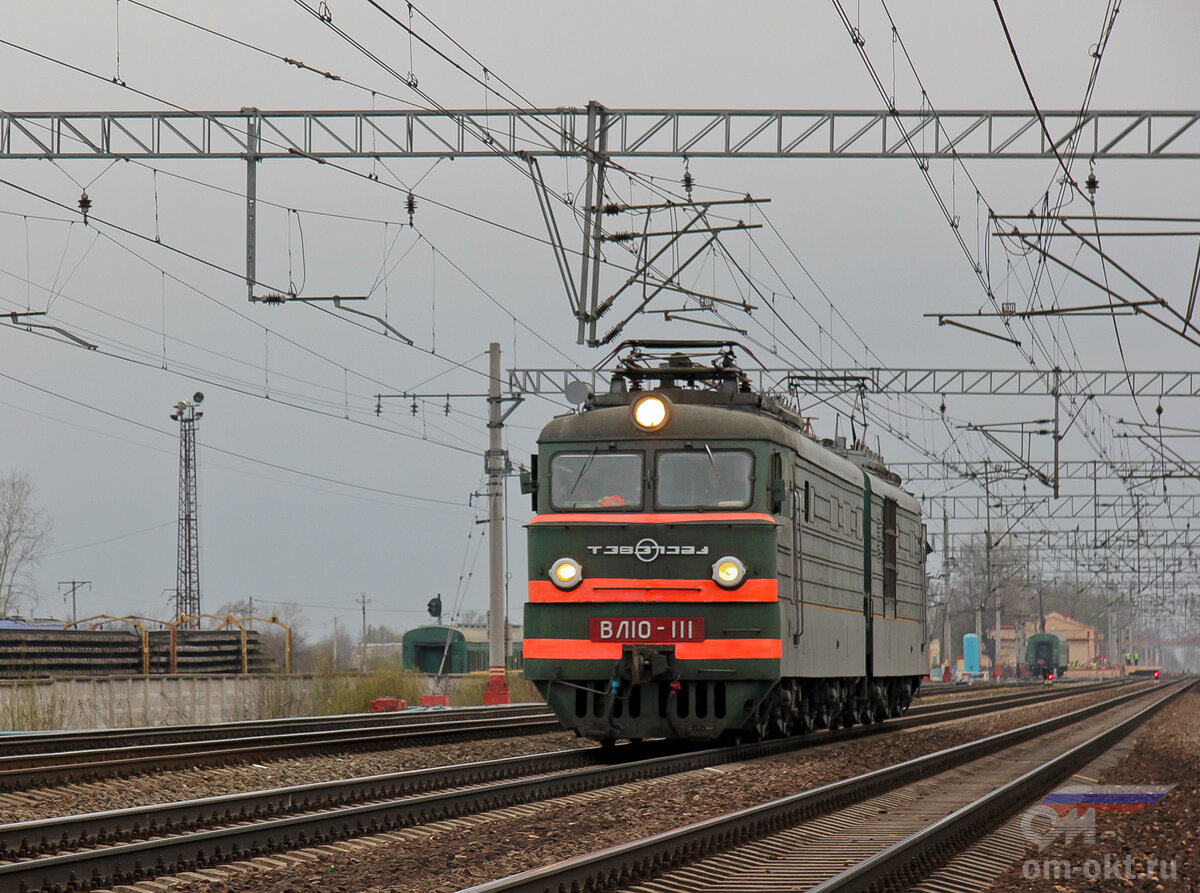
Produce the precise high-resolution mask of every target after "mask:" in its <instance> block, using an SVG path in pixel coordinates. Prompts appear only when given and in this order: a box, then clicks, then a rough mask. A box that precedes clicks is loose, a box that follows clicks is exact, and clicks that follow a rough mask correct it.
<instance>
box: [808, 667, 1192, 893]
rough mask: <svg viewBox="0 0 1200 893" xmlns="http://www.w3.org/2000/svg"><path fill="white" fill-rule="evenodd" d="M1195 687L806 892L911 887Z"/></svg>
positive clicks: (1165, 697) (845, 892)
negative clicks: (903, 884) (902, 885)
mask: <svg viewBox="0 0 1200 893" xmlns="http://www.w3.org/2000/svg"><path fill="white" fill-rule="evenodd" d="M1195 684H1196V683H1194V682H1193V683H1190V684H1187V685H1181V686H1179V687H1176V688H1175V689H1174V690H1173V691H1170V692H1168V693H1166V694H1164V695H1163V697H1161V698H1159V699H1158V700H1157V701H1155V702H1154V703H1153V704H1150V705H1149V706H1147V707H1145V708H1144V709H1142V710H1139V711H1138V712H1137V713H1135V714H1134V715H1133V716H1131V717H1129V718H1128V719H1126V720H1125V721H1124V722H1120V723H1118V724H1117V725H1115V726H1113V727H1112V728H1110V729H1105V730H1104V731H1103V732H1101V733H1099V734H1098V735H1095V736H1093V737H1091V738H1089V739H1088V740H1087V741H1084V742H1082V743H1081V744H1078V745H1076V746H1075V747H1073V748H1071V749H1070V750H1068V751H1066V752H1065V753H1062V754H1060V755H1059V756H1057V757H1054V758H1053V759H1050V760H1047V761H1046V762H1044V763H1042V764H1041V765H1040V766H1037V767H1035V768H1033V769H1031V770H1029V771H1028V772H1026V773H1024V774H1023V775H1021V776H1020V777H1019V778H1015V779H1013V780H1012V781H1010V782H1008V783H1007V784H1005V785H1001V786H1000V787H998V788H996V789H995V790H994V791H992V792H991V793H989V794H986V795H984V796H983V797H980V798H979V799H978V800H975V801H974V802H972V803H968V804H967V805H966V806H963V807H962V808H960V809H957V810H955V811H954V812H952V813H951V814H950V815H948V816H946V817H945V818H943V819H941V820H940V821H937V822H934V823H933V824H932V825H929V826H927V827H926V828H924V829H923V830H921V831H918V832H917V833H916V834H913V835H911V836H909V837H906V838H905V839H904V840H901V841H898V842H896V843H894V844H892V845H891V846H889V847H887V848H886V849H884V850H882V851H881V852H879V853H877V854H875V855H874V856H872V857H871V858H869V859H865V860H863V861H862V862H859V863H858V864H857V865H854V866H852V867H850V868H848V869H846V870H845V871H843V872H842V873H841V874H838V875H836V876H834V877H832V878H830V879H829V880H827V881H825V882H823V883H821V884H818V885H817V886H815V887H813V888H812V889H811V890H810V891H809V893H867V891H870V890H877V889H881V888H886V889H890V888H891V886H894V885H897V884H899V883H900V880H901V878H903V880H904V883H906V884H911V883H913V882H914V881H915V880H916V879H917V878H918V877H923V876H926V875H928V874H931V873H932V872H933V871H934V870H935V868H937V867H939V866H941V865H943V864H944V863H946V862H948V861H949V860H950V858H952V857H953V856H954V855H955V854H957V853H959V852H962V850H964V849H966V847H968V846H969V845H970V844H971V843H972V842H974V841H975V840H977V839H978V838H979V837H981V836H982V835H983V834H984V833H986V832H987V831H990V830H991V829H993V828H994V827H996V826H997V825H999V824H1000V823H1001V822H1003V821H1004V820H1005V819H1007V818H1009V817H1010V816H1011V815H1013V813H1015V812H1016V811H1017V810H1019V809H1020V808H1021V807H1022V806H1026V805H1028V804H1030V803H1032V802H1036V800H1037V798H1038V797H1039V796H1041V795H1042V794H1044V793H1046V792H1047V791H1049V790H1051V789H1052V788H1053V787H1054V786H1055V785H1057V784H1060V783H1061V782H1062V781H1063V780H1065V779H1067V778H1070V777H1071V776H1072V775H1074V774H1075V773H1076V772H1078V771H1079V770H1080V769H1081V768H1083V767H1084V766H1086V765H1087V764H1088V763H1090V762H1091V761H1092V760H1094V759H1095V758H1096V757H1098V756H1099V755H1100V754H1102V753H1104V752H1105V751H1106V750H1108V749H1109V748H1111V747H1112V746H1113V745H1114V744H1116V743H1117V742H1118V741H1120V740H1121V739H1122V738H1123V737H1125V736H1126V735H1128V734H1129V733H1130V732H1132V731H1133V730H1134V729H1136V728H1137V727H1138V726H1139V725H1141V723H1143V722H1145V721H1146V720H1147V719H1148V718H1149V717H1150V716H1152V715H1153V714H1154V713H1156V712H1157V711H1158V710H1160V709H1161V708H1162V707H1163V705H1164V704H1166V703H1167V702H1168V701H1170V700H1172V699H1173V698H1176V697H1178V696H1179V695H1181V694H1183V692H1185V691H1187V690H1188V689H1190V688H1191V687H1192V686H1193V685H1195ZM889 885H891V886H889Z"/></svg>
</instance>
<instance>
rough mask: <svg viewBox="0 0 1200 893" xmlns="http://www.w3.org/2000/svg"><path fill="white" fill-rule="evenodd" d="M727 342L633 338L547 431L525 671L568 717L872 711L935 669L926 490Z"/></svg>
mask: <svg viewBox="0 0 1200 893" xmlns="http://www.w3.org/2000/svg"><path fill="white" fill-rule="evenodd" d="M735 347H736V348H737V349H738V350H742V351H744V350H745V348H742V347H740V346H739V345H736V343H735V342H728V341H723V342H627V343H625V344H623V345H621V347H619V348H618V349H617V353H622V352H624V356H622V357H621V359H620V361H619V363H618V365H617V367H616V368H615V369H614V370H613V371H612V373H611V388H610V390H609V392H608V393H606V394H592V393H590V391H579V390H578V389H575V388H573V389H572V391H573V393H574V394H575V396H578V397H580V398H581V400H576V401H575V402H581V403H582V406H581V409H580V410H579V411H578V412H575V413H571V414H569V415H565V416H559V417H558V418H556V419H554V420H553V421H551V422H550V423H549V424H548V425H547V426H546V427H545V428H544V429H543V430H542V432H541V435H540V436H539V438H538V454H537V455H536V456H535V457H534V467H533V471H532V473H531V474H530V475H529V476H528V477H527V478H526V480H525V481H524V482H523V483H524V484H525V490H526V492H532V493H533V494H534V508H535V511H536V512H537V515H536V517H534V519H533V520H532V521H531V522H530V524H529V603H528V604H527V605H526V608H525V675H526V678H528V679H530V680H531V681H533V682H534V683H535V684H536V685H537V687H538V689H539V691H541V693H542V694H543V696H544V697H545V698H546V702H547V703H548V704H549V705H550V707H551V709H552V710H553V711H554V712H555V714H556V715H557V716H558V717H559V719H560V720H562V722H563V723H564V725H566V727H567V728H570V729H573V730H575V731H576V732H577V733H579V734H580V735H583V736H586V737H590V738H596V739H599V740H601V741H611V740H614V739H617V738H630V739H640V738H648V737H668V738H688V739H696V740H706V739H712V738H717V737H720V736H722V735H723V734H726V733H728V734H729V735H732V736H735V737H742V736H754V737H762V736H767V735H772V734H790V733H793V732H799V731H805V730H808V729H811V728H817V727H829V728H836V727H838V726H840V725H843V724H851V723H855V722H874V721H878V720H881V719H884V718H885V717H888V716H897V715H899V714H900V713H901V712H902V711H903V710H904V709H905V708H907V707H908V705H909V703H910V701H911V700H912V697H913V694H914V693H915V692H916V690H917V687H918V685H919V684H920V680H921V677H922V676H924V675H925V674H926V673H927V672H928V664H929V661H928V655H927V653H926V646H927V636H926V629H925V615H926V580H925V558H926V552H927V545H926V534H925V529H924V526H923V525H922V523H921V506H920V503H919V502H918V501H917V500H916V499H915V498H914V497H913V496H911V495H910V494H908V493H906V492H905V491H904V490H902V489H901V488H900V479H899V477H898V476H897V475H895V474H894V473H893V472H891V471H889V470H888V469H887V468H886V467H885V466H884V465H883V463H882V460H881V459H880V458H879V456H878V455H876V454H874V453H872V452H871V451H869V450H867V449H865V448H864V447H863V446H861V445H852V446H850V447H847V446H846V445H845V442H844V441H832V440H825V441H819V440H817V439H816V438H814V437H813V436H812V435H811V433H809V431H808V426H807V424H806V422H805V420H804V419H803V418H802V417H801V416H800V415H799V413H798V412H797V411H796V410H795V409H794V408H793V406H792V405H789V400H788V397H787V395H772V394H766V393H756V392H755V391H754V389H753V388H752V386H751V382H750V378H749V377H748V376H747V374H746V373H745V372H744V371H743V370H742V369H741V368H739V366H738V365H737V362H736V359H735V355H734V349H735Z"/></svg>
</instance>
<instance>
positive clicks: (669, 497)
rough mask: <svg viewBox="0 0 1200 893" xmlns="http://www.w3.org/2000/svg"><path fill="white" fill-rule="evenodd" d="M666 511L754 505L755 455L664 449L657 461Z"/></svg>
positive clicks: (659, 494)
mask: <svg viewBox="0 0 1200 893" xmlns="http://www.w3.org/2000/svg"><path fill="white" fill-rule="evenodd" d="M656 465H657V472H658V474H657V477H658V491H657V496H656V500H655V501H656V503H657V505H658V507H659V508H663V509H717V508H720V509H741V508H746V507H747V506H748V505H750V497H751V495H752V489H753V485H752V481H751V473H752V472H753V470H754V456H753V454H752V453H749V452H747V451H746V450H713V449H709V448H708V447H707V446H705V447H704V448H703V449H700V450H669V451H667V450H664V451H660V452H659V453H658V457H657V460H656Z"/></svg>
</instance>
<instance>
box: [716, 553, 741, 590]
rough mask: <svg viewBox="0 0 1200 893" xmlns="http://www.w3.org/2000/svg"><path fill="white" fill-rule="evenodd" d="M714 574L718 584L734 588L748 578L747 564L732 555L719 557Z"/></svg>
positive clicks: (726, 587)
mask: <svg viewBox="0 0 1200 893" xmlns="http://www.w3.org/2000/svg"><path fill="white" fill-rule="evenodd" d="M712 575H713V579H714V580H716V582H717V585H718V586H723V587H724V588H725V589H733V587H735V586H738V585H739V584H740V583H741V582H742V580H744V579H745V578H746V565H744V564H742V562H741V561H740V560H739V559H737V558H734V557H733V556H732V555H726V556H725V557H724V558H718V559H717V561H716V563H715V564H713V573H712Z"/></svg>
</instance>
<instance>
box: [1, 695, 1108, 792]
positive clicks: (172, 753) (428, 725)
mask: <svg viewBox="0 0 1200 893" xmlns="http://www.w3.org/2000/svg"><path fill="white" fill-rule="evenodd" d="M1109 684H1110V683H1100V684H1098V685H1089V686H1083V687H1080V688H1075V689H1073V690H1071V691H1066V692H1063V693H1061V694H1060V695H1059V697H1068V696H1070V695H1072V694H1082V693H1084V692H1086V691H1091V690H1095V689H1097V688H1104V687H1105V686H1107V685H1109ZM1000 697H1001V696H998V695H991V696H981V697H979V698H970V699H969V700H970V701H972V702H974V701H976V700H978V701H980V702H986V706H982V707H977V708H975V709H974V710H973V711H972V709H971V705H969V704H961V705H958V709H959V710H960V711H962V712H961V713H960V715H962V716H972V715H976V714H977V713H979V712H982V711H985V710H991V709H995V708H996V706H997V705H999V704H1001V703H1014V704H1015V703H1024V702H1026V701H1038V700H1044V699H1045V698H1046V697H1052V695H1047V694H1046V693H1044V692H1025V693H1018V694H1013V695H1006V696H1003V699H1002V700H998V698H1000ZM931 709H938V710H939V712H943V711H944V708H942V707H941V705H919V706H916V707H913V708H911V709H910V711H909V717H913V716H919V715H921V714H923V713H924V712H926V711H928V710H931ZM477 715H478V716H479V717H482V718H471V719H467V718H463V719H461V720H460V719H458V718H457V717H456V718H455V719H449V718H448V717H445V716H436V718H434V717H430V716H429V715H428V714H426V716H425V718H424V721H421V722H417V723H409V724H405V725H406V726H411V725H415V726H417V728H415V729H413V731H411V732H405V731H402V730H393V729H392V728H390V727H389V725H384V726H373V727H367V728H362V729H351V730H349V731H351V732H356V733H357V734H353V735H351V736H348V737H346V736H343V731H344V730H338V729H333V730H327V731H324V732H320V731H318V732H303V733H284V734H276V735H271V736H256V737H247V738H232V739H220V740H218V741H213V742H207V741H199V742H195V741H184V742H167V743H164V744H147V745H142V746H140V747H132V746H124V747H107V748H97V749H91V750H80V751H60V752H54V753H38V754H16V755H9V756H0V791H4V790H17V791H19V790H27V789H29V788H31V787H35V786H42V785H46V784H53V783H68V782H79V781H91V780H95V779H98V778H105V777H112V776H123V775H135V774H139V773H145V772H151V771H155V770H161V769H170V768H191V767H193V766H197V765H228V764H231V763H236V762H239V761H243V760H250V759H253V760H263V759H272V758H275V759H278V758H283V757H288V756H295V755H300V754H305V753H313V752H317V751H323V750H328V749H338V750H372V749H374V750H378V749H382V748H385V747H389V746H394V745H396V744H413V743H420V740H421V738H423V737H430V736H435V737H446V736H454V737H456V738H458V739H461V738H464V737H471V736H480V735H488V736H491V737H497V736H500V735H503V734H505V733H506V732H510V731H511V732H513V733H515V734H535V733H537V732H539V731H540V732H553V731H555V730H558V729H561V726H560V725H559V723H558V720H556V719H555V718H554V717H553V716H552V715H551V714H550V713H548V712H546V711H540V712H531V713H529V714H527V715H524V716H515V717H511V716H505V715H503V714H500V715H493V714H483V713H479V714H477ZM909 717H906V718H904V719H901V720H899V722H901V723H906V722H909V721H910V719H909ZM455 723H460V725H455ZM485 723H492V724H494V727H488V728H487V729H486V730H485V728H484V724H485ZM402 728H403V727H402ZM858 734H862V732H859V733H858Z"/></svg>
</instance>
